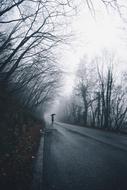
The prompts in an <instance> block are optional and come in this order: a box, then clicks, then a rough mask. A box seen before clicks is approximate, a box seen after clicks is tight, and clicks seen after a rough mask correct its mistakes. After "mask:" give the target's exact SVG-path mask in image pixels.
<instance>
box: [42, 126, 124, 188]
mask: <svg viewBox="0 0 127 190" xmlns="http://www.w3.org/2000/svg"><path fill="white" fill-rule="evenodd" d="M42 189H43V190H127V137H126V136H124V135H119V134H118V135H117V134H112V133H110V132H103V131H99V130H95V129H88V128H83V127H78V126H71V125H67V124H61V123H55V124H54V126H53V129H50V130H47V132H46V133H45V141H44V158H43V188H42Z"/></svg>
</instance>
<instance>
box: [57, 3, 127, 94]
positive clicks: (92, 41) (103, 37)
mask: <svg viewBox="0 0 127 190" xmlns="http://www.w3.org/2000/svg"><path fill="white" fill-rule="evenodd" d="M96 2H100V1H99V0H96ZM126 4H127V3H126ZM72 20H73V21H72V22H71V25H70V29H71V31H72V33H73V34H74V37H73V38H72V42H71V45H70V46H69V47H66V46H65V49H64V51H63V49H62V53H61V55H60V56H61V57H60V62H61V64H62V65H63V68H64V69H65V71H67V73H68V75H67V76H66V80H65V94H67V95H68V94H70V93H71V90H72V86H73V82H74V77H75V72H76V69H77V66H78V63H79V62H80V60H81V59H82V58H83V56H84V55H87V56H88V57H89V58H93V57H94V56H97V55H99V54H101V52H102V50H103V49H107V50H108V51H111V52H113V53H115V54H116V55H117V56H118V58H120V59H121V58H122V59H123V60H127V59H126V46H127V40H126V37H127V36H126V35H125V34H126V33H125V31H123V30H122V27H123V26H124V27H125V23H124V24H123V21H122V19H121V18H120V16H119V14H118V12H117V11H114V10H113V9H110V11H109V12H108V10H106V8H105V7H104V6H102V4H101V3H100V4H96V3H95V16H94V17H92V15H91V13H90V10H89V9H88V7H86V6H82V8H81V9H80V11H78V12H77V15H76V16H75V17H74V18H73V19H72Z"/></svg>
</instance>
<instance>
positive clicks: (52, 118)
mask: <svg viewBox="0 0 127 190" xmlns="http://www.w3.org/2000/svg"><path fill="white" fill-rule="evenodd" d="M55 115H56V114H55V113H53V114H51V122H52V125H53V123H54V117H55Z"/></svg>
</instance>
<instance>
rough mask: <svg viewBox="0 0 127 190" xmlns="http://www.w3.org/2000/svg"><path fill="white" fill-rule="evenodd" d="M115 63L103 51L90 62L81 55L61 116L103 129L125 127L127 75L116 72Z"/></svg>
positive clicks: (74, 121) (65, 119)
mask: <svg viewBox="0 0 127 190" xmlns="http://www.w3.org/2000/svg"><path fill="white" fill-rule="evenodd" d="M115 67H116V60H115V58H113V56H110V55H107V54H105V53H104V54H103V55H102V56H101V57H98V58H95V59H94V60H92V61H91V62H90V61H88V60H87V59H85V58H84V60H83V61H82V62H81V63H80V65H79V69H78V71H77V77H76V85H75V88H74V91H73V95H72V97H71V99H69V100H67V101H65V103H64V105H63V109H62V112H61V114H60V119H61V120H62V121H64V122H69V123H74V124H81V125H84V126H92V127H99V128H105V129H121V128H125V127H127V86H126V80H127V78H126V76H127V75H126V73H125V72H124V73H121V74H120V73H118V72H115Z"/></svg>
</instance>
